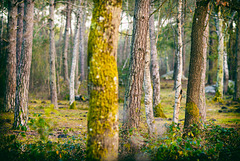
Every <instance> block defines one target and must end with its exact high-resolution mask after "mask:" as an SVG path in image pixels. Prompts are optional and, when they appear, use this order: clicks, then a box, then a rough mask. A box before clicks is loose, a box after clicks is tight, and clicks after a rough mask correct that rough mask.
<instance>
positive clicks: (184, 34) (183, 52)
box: [181, 0, 187, 76]
mask: <svg viewBox="0 0 240 161" xmlns="http://www.w3.org/2000/svg"><path fill="white" fill-rule="evenodd" d="M186 8H187V0H183V3H182V14H181V15H182V19H181V21H182V23H181V24H182V76H185V68H186V67H185V64H186V61H185V60H186V58H185V57H186V56H185V55H186V44H185V43H186V40H185V38H186V33H185V29H184V24H185V19H186V14H187V12H186Z"/></svg>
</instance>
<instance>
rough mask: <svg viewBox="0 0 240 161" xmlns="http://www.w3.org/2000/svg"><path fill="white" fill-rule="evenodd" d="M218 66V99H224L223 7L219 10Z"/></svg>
mask: <svg viewBox="0 0 240 161" xmlns="http://www.w3.org/2000/svg"><path fill="white" fill-rule="evenodd" d="M217 34H218V64H217V87H216V97H219V98H222V97H223V48H224V36H223V19H222V17H221V7H219V10H218V24H217Z"/></svg>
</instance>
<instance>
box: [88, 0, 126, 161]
mask: <svg viewBox="0 0 240 161" xmlns="http://www.w3.org/2000/svg"><path fill="white" fill-rule="evenodd" d="M121 6H122V2H121V1H119V0H107V1H106V0H94V8H93V13H92V22H91V29H90V34H89V40H88V68H89V75H88V87H89V92H90V100H89V113H88V119H87V120H88V139H87V160H117V157H118V72H117V62H116V58H117V40H118V29H119V25H120V13H121Z"/></svg>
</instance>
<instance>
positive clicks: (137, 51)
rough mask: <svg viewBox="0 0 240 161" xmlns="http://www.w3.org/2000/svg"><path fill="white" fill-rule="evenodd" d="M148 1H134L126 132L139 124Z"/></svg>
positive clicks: (125, 117) (125, 122)
mask: <svg viewBox="0 0 240 161" xmlns="http://www.w3.org/2000/svg"><path fill="white" fill-rule="evenodd" d="M149 5H150V0H145V1H141V0H136V1H135V9H134V19H133V34H132V43H131V58H130V63H129V64H130V68H129V79H128V84H127V87H126V92H125V100H124V115H123V116H124V119H123V121H124V126H125V128H126V130H127V132H128V131H129V130H130V129H137V128H138V126H139V123H140V114H141V113H140V112H141V97H142V86H143V76H144V66H145V53H146V47H147V32H148V26H149Z"/></svg>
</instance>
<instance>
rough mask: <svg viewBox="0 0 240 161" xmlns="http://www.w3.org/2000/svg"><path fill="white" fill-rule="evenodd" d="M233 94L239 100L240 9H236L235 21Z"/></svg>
mask: <svg viewBox="0 0 240 161" xmlns="http://www.w3.org/2000/svg"><path fill="white" fill-rule="evenodd" d="M235 72H236V73H235V94H234V100H237V101H239V102H240V11H239V10H238V22H237V50H236V70H235Z"/></svg>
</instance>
